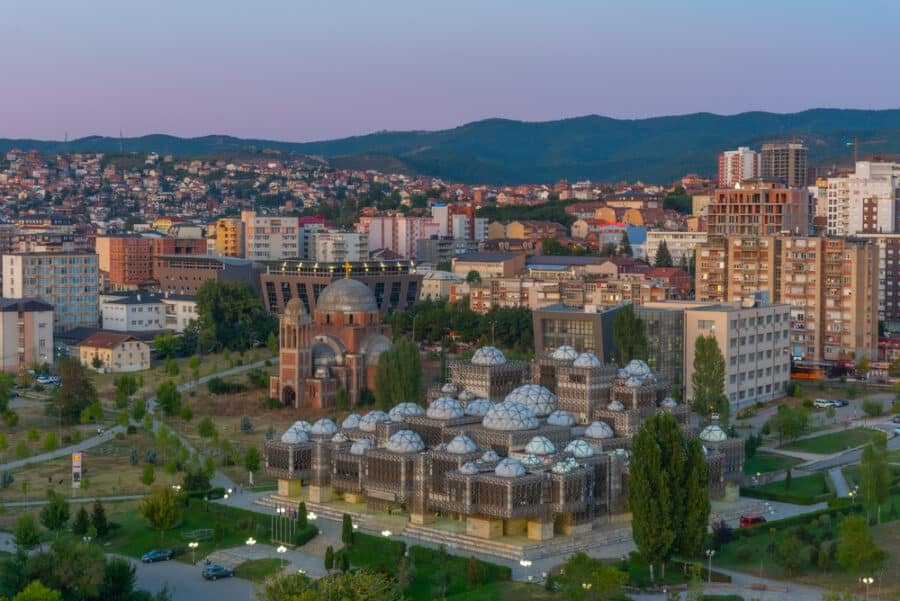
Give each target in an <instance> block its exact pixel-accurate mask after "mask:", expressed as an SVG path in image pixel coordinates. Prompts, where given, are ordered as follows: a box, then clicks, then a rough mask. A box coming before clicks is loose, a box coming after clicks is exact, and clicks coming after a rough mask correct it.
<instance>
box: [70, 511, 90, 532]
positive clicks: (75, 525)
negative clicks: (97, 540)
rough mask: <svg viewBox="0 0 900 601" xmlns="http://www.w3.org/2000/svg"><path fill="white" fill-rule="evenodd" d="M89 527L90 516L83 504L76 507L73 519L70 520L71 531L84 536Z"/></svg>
mask: <svg viewBox="0 0 900 601" xmlns="http://www.w3.org/2000/svg"><path fill="white" fill-rule="evenodd" d="M90 528H91V516H89V515H88V512H87V509H85V508H84V505H82V506H81V507H79V508H78V511H77V512H76V513H75V521H73V522H72V533H73V534H77V535H78V536H84V535H85V534H87V533H88V530H90Z"/></svg>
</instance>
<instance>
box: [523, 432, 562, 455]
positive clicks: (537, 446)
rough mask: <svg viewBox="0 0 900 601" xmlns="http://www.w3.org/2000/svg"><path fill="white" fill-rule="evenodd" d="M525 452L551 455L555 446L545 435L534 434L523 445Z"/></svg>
mask: <svg viewBox="0 0 900 601" xmlns="http://www.w3.org/2000/svg"><path fill="white" fill-rule="evenodd" d="M525 452H526V453H528V454H530V455H541V456H543V455H552V454H553V453H555V452H556V446H555V445H554V444H553V443H552V442H551V441H550V439H549V438H547V437H546V436H535V437H534V438H532V439H531V440H529V441H528V444H527V445H525Z"/></svg>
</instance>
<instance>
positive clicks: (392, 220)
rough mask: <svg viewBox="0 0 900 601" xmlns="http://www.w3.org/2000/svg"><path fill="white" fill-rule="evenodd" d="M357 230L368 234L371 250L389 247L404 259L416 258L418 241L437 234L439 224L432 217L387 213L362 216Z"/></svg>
mask: <svg viewBox="0 0 900 601" xmlns="http://www.w3.org/2000/svg"><path fill="white" fill-rule="evenodd" d="M356 231H357V232H359V233H361V234H367V235H368V239H369V252H373V251H376V250H381V249H388V250H390V251H392V252H395V253H397V254H398V255H400V256H401V257H403V258H404V259H416V258H418V257H417V256H416V253H417V252H418V248H417V245H418V241H419V240H425V239H428V238H431V237H432V236H437V235H438V231H439V226H438V222H437V221H435V220H433V219H432V218H430V217H405V216H403V215H387V216H383V217H362V218H360V220H359V222H358V223H357V224H356Z"/></svg>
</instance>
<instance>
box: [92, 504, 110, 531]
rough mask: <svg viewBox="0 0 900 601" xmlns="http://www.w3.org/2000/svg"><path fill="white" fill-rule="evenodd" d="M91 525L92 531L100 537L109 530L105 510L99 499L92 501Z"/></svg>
mask: <svg viewBox="0 0 900 601" xmlns="http://www.w3.org/2000/svg"><path fill="white" fill-rule="evenodd" d="M91 526H93V527H94V531H95V532H96V533H97V536H98V537H100V538H103V537H104V536H106V535H107V533H108V532H109V522H108V521H107V519H106V510H105V509H104V508H103V503H101V502H100V501H99V500H97V501H94V510H93V511H92V512H91Z"/></svg>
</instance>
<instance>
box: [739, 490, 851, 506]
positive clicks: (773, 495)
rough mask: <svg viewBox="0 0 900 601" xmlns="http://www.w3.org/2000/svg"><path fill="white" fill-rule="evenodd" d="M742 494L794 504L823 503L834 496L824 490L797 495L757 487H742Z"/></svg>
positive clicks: (753, 497)
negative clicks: (810, 495) (819, 492)
mask: <svg viewBox="0 0 900 601" xmlns="http://www.w3.org/2000/svg"><path fill="white" fill-rule="evenodd" d="M741 496H742V497H750V498H751V499H764V500H766V501H779V502H781V503H793V504H794V505H815V504H816V503H822V502H824V501H827V500H828V499H831V498H832V497H834V493H831V492H824V493H821V494H818V495H816V496H814V497H808V496H806V495H797V494H793V493H789V492H776V491H768V490H760V489H758V488H755V487H749V488H747V487H744V486H742V487H741Z"/></svg>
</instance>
